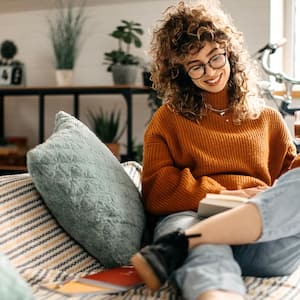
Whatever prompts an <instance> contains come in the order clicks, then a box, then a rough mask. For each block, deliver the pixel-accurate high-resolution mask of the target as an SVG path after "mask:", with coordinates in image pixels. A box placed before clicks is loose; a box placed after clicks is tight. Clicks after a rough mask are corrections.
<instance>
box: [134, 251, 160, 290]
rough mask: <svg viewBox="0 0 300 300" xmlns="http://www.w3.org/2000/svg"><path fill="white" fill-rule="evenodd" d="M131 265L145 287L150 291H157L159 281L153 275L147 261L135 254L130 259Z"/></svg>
mask: <svg viewBox="0 0 300 300" xmlns="http://www.w3.org/2000/svg"><path fill="white" fill-rule="evenodd" d="M131 263H132V264H133V266H134V267H135V269H136V271H137V272H138V273H139V275H140V277H141V278H142V279H143V281H144V282H145V284H146V285H147V287H149V288H150V289H151V290H152V291H157V290H159V289H160V287H161V286H162V284H161V282H160V280H159V279H158V277H157V276H156V274H155V273H154V271H153V269H152V268H151V265H149V264H148V262H147V260H146V259H145V258H144V257H143V255H141V254H140V253H136V254H135V255H133V256H132V257H131Z"/></svg>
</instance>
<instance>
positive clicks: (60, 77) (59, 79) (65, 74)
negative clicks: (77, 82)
mask: <svg viewBox="0 0 300 300" xmlns="http://www.w3.org/2000/svg"><path fill="white" fill-rule="evenodd" d="M55 75H56V83H57V85H58V86H70V85H72V83H73V70H69V69H60V70H56V73H55Z"/></svg>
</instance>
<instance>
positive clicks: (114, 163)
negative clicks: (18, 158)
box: [27, 112, 145, 267]
mask: <svg viewBox="0 0 300 300" xmlns="http://www.w3.org/2000/svg"><path fill="white" fill-rule="evenodd" d="M27 164H28V170H29V173H30V174H31V176H32V180H33V183H34V184H35V186H36V188H37V190H38V191H39V193H40V194H41V196H42V198H43V199H44V201H45V203H46V205H47V206H48V208H49V209H50V211H51V212H52V214H53V215H54V217H55V218H56V219H57V221H58V222H59V223H60V224H61V226H62V227H63V228H64V229H65V230H66V231H67V232H68V233H69V234H70V235H71V236H72V237H73V238H74V239H75V240H76V241H77V242H79V243H80V244H81V245H82V246H83V247H84V248H85V249H86V250H87V251H88V252H89V253H90V254H92V255H93V256H94V257H96V258H97V259H98V260H99V261H100V262H101V263H102V264H103V265H104V266H105V267H114V266H117V265H125V264H128V263H129V258H130V256H131V255H132V254H133V253H135V252H136V251H138V250H139V248H140V246H141V239H142V234H143V231H144V226H145V215H144V208H143V204H142V202H141V199H140V194H139V192H138V190H137V188H136V186H135V185H134V184H133V182H132V180H131V179H130V178H129V176H128V175H127V173H126V172H125V170H124V168H123V167H122V165H121V164H120V162H119V161H118V160H117V159H116V158H115V156H114V155H113V154H112V153H111V152H110V151H109V150H108V148H107V147H106V146H105V145H104V144H103V143H102V142H101V141H100V140H99V139H98V138H97V137H96V135H95V134H94V133H93V132H92V131H91V130H90V129H89V128H88V127H87V126H86V125H84V124H83V123H82V122H80V121H79V120H77V119H76V118H74V117H73V116H71V115H69V114H67V113H65V112H59V113H57V115H56V119H55V126H54V133H53V134H52V135H51V136H50V137H49V138H48V139H47V140H46V141H45V142H44V143H43V144H40V145H38V146H36V147H35V148H34V149H32V150H30V151H29V152H28V154H27Z"/></svg>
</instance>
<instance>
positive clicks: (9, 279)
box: [0, 253, 33, 300]
mask: <svg viewBox="0 0 300 300" xmlns="http://www.w3.org/2000/svg"><path fill="white" fill-rule="evenodd" d="M0 298H1V299H3V300H4V299H5V300H33V295H32V292H31V289H30V287H29V286H28V284H27V283H26V282H25V281H24V280H23V278H22V277H21V276H20V275H19V273H18V271H17V270H16V269H15V268H14V267H13V266H12V265H11V263H10V262H9V260H8V259H7V257H6V256H5V255H4V254H2V253H0Z"/></svg>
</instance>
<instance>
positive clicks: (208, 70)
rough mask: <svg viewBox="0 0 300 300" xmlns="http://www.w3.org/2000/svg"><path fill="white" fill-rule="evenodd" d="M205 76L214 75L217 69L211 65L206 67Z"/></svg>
mask: <svg viewBox="0 0 300 300" xmlns="http://www.w3.org/2000/svg"><path fill="white" fill-rule="evenodd" d="M204 71H205V72H204V74H205V75H211V74H213V73H214V71H215V69H214V68H212V67H211V66H210V65H209V64H207V65H205V69H204Z"/></svg>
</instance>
